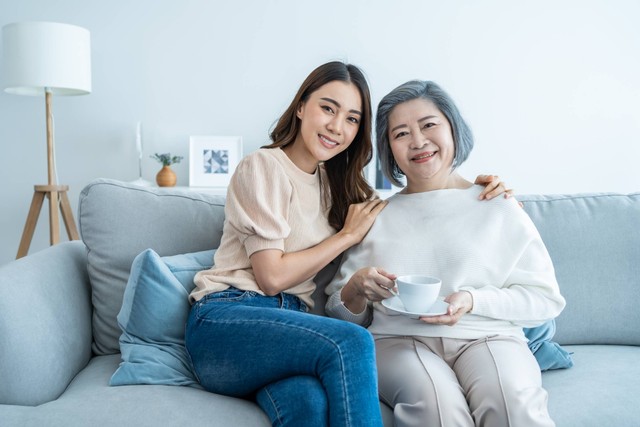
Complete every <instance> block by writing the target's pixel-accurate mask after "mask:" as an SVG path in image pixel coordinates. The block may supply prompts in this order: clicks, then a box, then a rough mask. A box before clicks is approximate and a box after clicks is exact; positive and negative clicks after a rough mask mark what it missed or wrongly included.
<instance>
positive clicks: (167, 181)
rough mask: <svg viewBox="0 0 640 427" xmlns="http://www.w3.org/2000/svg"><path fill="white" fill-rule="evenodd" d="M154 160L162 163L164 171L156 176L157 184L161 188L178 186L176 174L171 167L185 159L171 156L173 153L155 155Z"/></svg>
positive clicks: (161, 170)
mask: <svg viewBox="0 0 640 427" xmlns="http://www.w3.org/2000/svg"><path fill="white" fill-rule="evenodd" d="M151 158H152V159H155V160H157V161H159V162H160V163H162V169H160V172H158V174H157V175H156V182H157V183H158V186H160V187H173V186H174V185H176V181H177V178H176V173H175V172H174V171H173V170H172V169H171V165H173V164H176V163H180V160H182V159H183V157H182V156H171V153H162V154H158V153H155V154H154V155H153V156H151Z"/></svg>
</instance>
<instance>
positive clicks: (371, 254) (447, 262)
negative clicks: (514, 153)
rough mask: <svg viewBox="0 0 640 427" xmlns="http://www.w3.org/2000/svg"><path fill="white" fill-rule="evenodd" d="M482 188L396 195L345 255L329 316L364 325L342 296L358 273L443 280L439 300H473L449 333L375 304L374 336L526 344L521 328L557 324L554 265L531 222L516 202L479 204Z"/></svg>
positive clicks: (331, 290)
mask: <svg viewBox="0 0 640 427" xmlns="http://www.w3.org/2000/svg"><path fill="white" fill-rule="evenodd" d="M481 190H482V187H479V186H472V187H470V188H469V189H465V190H457V189H454V190H437V191H429V192H425V193H414V194H395V195H394V196H392V197H390V198H389V204H388V206H387V207H386V208H385V209H384V210H383V211H382V213H381V214H380V215H379V216H378V218H377V219H376V222H375V224H374V225H373V227H372V228H371V230H370V231H369V234H368V235H367V236H366V238H365V239H364V240H363V241H362V243H361V244H360V245H358V246H355V247H353V248H351V249H350V250H349V251H348V252H346V253H345V255H344V257H343V261H342V265H341V267H340V269H339V271H338V273H337V275H336V277H335V278H334V279H333V281H332V282H331V284H330V285H329V286H328V287H327V290H326V292H327V294H329V295H330V298H329V300H328V302H327V307H326V309H327V312H328V313H329V315H331V316H334V317H338V318H342V319H345V320H349V321H353V322H356V323H360V324H365V325H366V324H367V323H368V321H369V319H370V318H371V312H370V310H371V307H368V308H367V310H366V311H365V312H363V313H359V314H353V313H351V312H350V311H349V310H348V309H347V308H346V307H345V306H344V305H343V304H342V302H341V300H340V291H341V289H342V287H343V286H344V285H345V284H346V283H347V281H348V280H349V278H350V277H351V275H352V274H353V273H354V272H355V271H356V270H358V269H359V268H362V267H368V266H373V267H381V268H383V269H385V270H386V271H387V272H390V273H394V274H397V275H404V274H426V275H430V276H436V277H439V278H440V279H442V289H441V292H440V295H441V296H447V295H449V294H451V293H453V292H456V291H459V290H466V291H469V292H471V294H472V295H473V304H474V305H473V310H472V312H471V313H468V314H465V315H464V316H463V317H462V318H461V319H460V321H459V322H458V323H457V324H456V325H454V326H443V325H429V324H426V323H424V322H422V321H420V320H417V319H412V318H409V317H407V316H404V315H401V314H396V313H394V312H392V311H390V310H387V309H386V308H385V307H384V306H383V305H382V304H380V303H375V304H373V321H372V323H371V326H370V327H369V329H370V331H371V332H372V333H373V334H375V335H385V336H388V335H403V336H406V335H412V336H427V337H435V336H437V337H448V338H463V339H478V338H482V337H485V336H488V335H494V334H502V335H510V336H515V337H519V338H522V339H525V338H524V334H523V332H522V327H523V326H524V327H532V326H536V325H539V324H541V323H543V322H544V321H546V320H548V319H551V318H554V317H556V316H557V315H558V314H559V313H560V312H561V311H562V309H563V308H564V305H565V300H564V298H563V297H562V296H561V295H560V292H559V289H558V284H557V282H556V278H555V273H554V269H553V265H552V263H551V258H550V257H549V254H548V252H547V250H546V247H545V246H544V243H543V242H542V239H541V238H540V235H539V233H538V231H537V229H536V228H535V226H534V224H533V222H532V221H531V219H530V218H529V217H528V216H527V214H526V213H525V211H524V210H523V209H521V208H520V207H519V206H518V203H517V201H516V200H515V199H513V198H512V199H504V198H502V197H497V198H495V199H493V200H490V201H479V200H478V195H479V194H480V192H481Z"/></svg>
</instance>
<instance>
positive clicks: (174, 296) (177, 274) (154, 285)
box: [110, 249, 215, 387]
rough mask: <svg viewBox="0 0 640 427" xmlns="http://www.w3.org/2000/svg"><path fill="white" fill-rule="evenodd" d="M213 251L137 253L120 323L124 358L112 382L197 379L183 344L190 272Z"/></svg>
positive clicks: (208, 264) (204, 266) (176, 382)
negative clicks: (174, 253)
mask: <svg viewBox="0 0 640 427" xmlns="http://www.w3.org/2000/svg"><path fill="white" fill-rule="evenodd" d="M214 252H215V251H214V250H209V251H203V252H197V253H190V254H184V255H174V256H170V257H164V258H160V256H158V254H157V253H156V252H155V251H153V250H152V249H147V250H146V251H144V252H142V253H141V254H140V255H138V256H137V257H136V258H135V260H134V261H133V265H132V266H131V275H130V277H129V281H128V283H127V288H126V290H125V292H124V300H123V302H122V308H121V309H120V313H119V314H118V324H119V325H120V328H121V329H122V331H123V332H122V335H121V336H120V350H121V352H122V362H121V363H120V367H119V368H118V369H117V370H116V372H115V373H114V374H113V376H112V377H111V382H110V385H126V384H166V385H189V386H198V387H199V384H198V382H197V380H196V378H195V376H194V375H193V373H192V369H191V362H190V359H189V355H188V354H187V350H186V348H185V345H184V326H185V324H186V322H187V317H188V315H189V309H190V305H189V299H188V298H189V293H190V292H191V290H192V289H193V287H194V284H193V276H194V275H195V274H196V273H197V272H198V271H201V270H204V269H207V268H210V267H211V266H212V264H213V255H214Z"/></svg>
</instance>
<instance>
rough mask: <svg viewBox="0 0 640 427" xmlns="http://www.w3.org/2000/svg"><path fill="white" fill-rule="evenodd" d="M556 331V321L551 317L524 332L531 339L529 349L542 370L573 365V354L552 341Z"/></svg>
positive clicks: (525, 329)
mask: <svg viewBox="0 0 640 427" xmlns="http://www.w3.org/2000/svg"><path fill="white" fill-rule="evenodd" d="M555 333H556V321H555V319H551V320H549V321H547V322H545V323H543V324H542V325H540V326H536V327H535V328H524V334H525V336H526V337H527V338H528V339H529V343H528V345H529V349H530V350H531V352H532V353H533V355H534V356H535V358H536V360H537V361H538V365H540V370H541V371H548V370H550V369H565V368H570V367H572V366H573V360H572V359H571V354H570V353H569V352H568V351H567V350H565V349H564V348H562V347H560V344H558V343H557V342H553V341H551V338H553V336H554V335H555Z"/></svg>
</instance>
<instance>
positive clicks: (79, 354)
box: [0, 241, 92, 405]
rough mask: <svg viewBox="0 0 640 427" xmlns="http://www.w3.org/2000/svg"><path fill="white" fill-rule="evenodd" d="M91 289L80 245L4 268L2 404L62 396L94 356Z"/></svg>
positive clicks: (0, 287)
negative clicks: (92, 353)
mask: <svg viewBox="0 0 640 427" xmlns="http://www.w3.org/2000/svg"><path fill="white" fill-rule="evenodd" d="M91 340H92V335H91V288H90V285H89V279H88V275H87V254H86V248H85V246H84V244H83V243H82V242H80V241H72V242H64V243H60V244H58V245H55V246H52V247H50V248H47V249H45V250H42V251H40V252H36V253H34V254H33V255H29V256H27V257H24V258H21V259H19V260H16V261H12V262H10V263H8V264H5V265H3V266H1V267H0V404H13V405H39V404H41V403H45V402H48V401H51V400H54V399H56V398H58V396H60V394H62V392H63V391H64V390H65V388H66V387H67V385H68V384H69V382H70V381H71V380H72V379H73V378H74V377H75V375H76V374H77V373H78V372H79V371H80V370H81V369H82V368H84V367H85V366H86V365H87V363H88V361H89V359H90V358H91Z"/></svg>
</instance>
